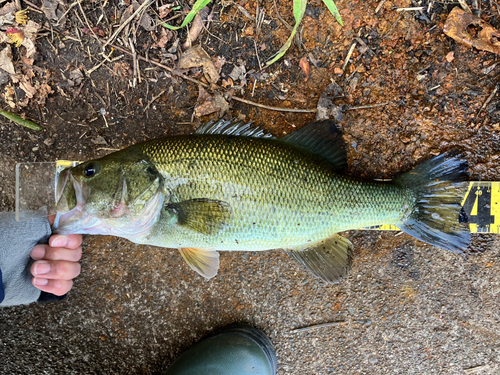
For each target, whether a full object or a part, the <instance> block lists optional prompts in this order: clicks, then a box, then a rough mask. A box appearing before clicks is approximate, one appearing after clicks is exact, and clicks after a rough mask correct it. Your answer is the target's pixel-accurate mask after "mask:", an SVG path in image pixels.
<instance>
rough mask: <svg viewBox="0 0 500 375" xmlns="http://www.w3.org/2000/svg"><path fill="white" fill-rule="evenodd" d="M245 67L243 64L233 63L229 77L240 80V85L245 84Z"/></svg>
mask: <svg viewBox="0 0 500 375" xmlns="http://www.w3.org/2000/svg"><path fill="white" fill-rule="evenodd" d="M246 75H247V69H246V67H245V65H244V64H241V65H235V66H234V67H233V70H232V71H231V73H229V77H231V78H232V79H233V80H234V81H238V80H239V81H240V85H241V86H246V84H247V79H246Z"/></svg>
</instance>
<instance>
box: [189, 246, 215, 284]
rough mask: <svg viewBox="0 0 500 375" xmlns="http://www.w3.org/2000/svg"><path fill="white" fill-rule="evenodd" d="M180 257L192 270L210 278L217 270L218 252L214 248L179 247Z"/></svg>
mask: <svg viewBox="0 0 500 375" xmlns="http://www.w3.org/2000/svg"><path fill="white" fill-rule="evenodd" d="M179 251H180V253H181V255H182V257H183V258H184V260H185V261H186V263H187V264H189V267H191V268H192V269H193V270H195V271H196V272H198V273H199V274H200V275H201V276H203V277H205V278H207V279H211V278H212V277H214V276H215V275H217V271H218V270H219V253H218V252H217V251H215V250H205V249H197V248H193V247H183V248H181V249H179Z"/></svg>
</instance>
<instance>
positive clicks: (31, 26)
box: [22, 20, 41, 58]
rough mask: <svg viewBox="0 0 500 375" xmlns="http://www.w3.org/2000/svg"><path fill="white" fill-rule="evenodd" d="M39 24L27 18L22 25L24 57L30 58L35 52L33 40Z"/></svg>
mask: <svg viewBox="0 0 500 375" xmlns="http://www.w3.org/2000/svg"><path fill="white" fill-rule="evenodd" d="M40 28H41V26H40V25H39V24H38V23H36V22H35V21H32V20H29V21H28V23H27V24H26V27H24V29H23V31H24V40H23V44H22V45H23V46H24V47H25V48H26V55H25V56H26V57H27V58H30V57H32V56H33V55H34V54H35V53H36V47H35V41H36V37H37V33H38V30H40Z"/></svg>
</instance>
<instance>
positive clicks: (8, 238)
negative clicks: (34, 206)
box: [0, 212, 52, 306]
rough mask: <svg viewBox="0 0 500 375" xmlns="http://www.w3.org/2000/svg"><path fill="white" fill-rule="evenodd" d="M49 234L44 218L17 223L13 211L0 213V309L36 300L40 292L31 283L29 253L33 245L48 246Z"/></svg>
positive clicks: (46, 221) (49, 230)
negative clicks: (2, 296) (2, 295)
mask: <svg viewBox="0 0 500 375" xmlns="http://www.w3.org/2000/svg"><path fill="white" fill-rule="evenodd" d="M51 234H52V232H51V229H50V224H49V221H48V220H47V218H40V219H33V220H31V221H28V222H21V223H18V222H16V220H15V214H14V213H13V212H0V276H1V280H0V306H13V305H23V304H28V303H31V302H34V301H36V300H38V298H39V297H40V293H41V292H40V290H39V289H37V288H35V287H34V286H33V284H32V283H31V278H32V275H31V272H30V267H31V265H32V263H33V260H32V259H31V257H30V252H31V250H32V249H33V247H34V246H35V245H37V244H48V241H49V238H50V236H51ZM2 283H3V292H4V299H3V301H2V300H1V294H2V293H1V289H2Z"/></svg>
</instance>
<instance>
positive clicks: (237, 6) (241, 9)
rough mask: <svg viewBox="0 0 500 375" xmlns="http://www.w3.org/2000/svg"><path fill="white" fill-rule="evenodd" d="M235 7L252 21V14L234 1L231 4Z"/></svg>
mask: <svg viewBox="0 0 500 375" xmlns="http://www.w3.org/2000/svg"><path fill="white" fill-rule="evenodd" d="M233 5H234V6H235V7H236V8H238V10H239V11H240V12H241V13H242V14H243V15H244V16H245V17H246V18H248V19H250V20H252V21H253V19H254V18H253V17H252V15H251V14H250V12H249V11H248V10H246V9H245V8H243V7H242V6H241V5H240V4H237V3H234V4H233Z"/></svg>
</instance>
